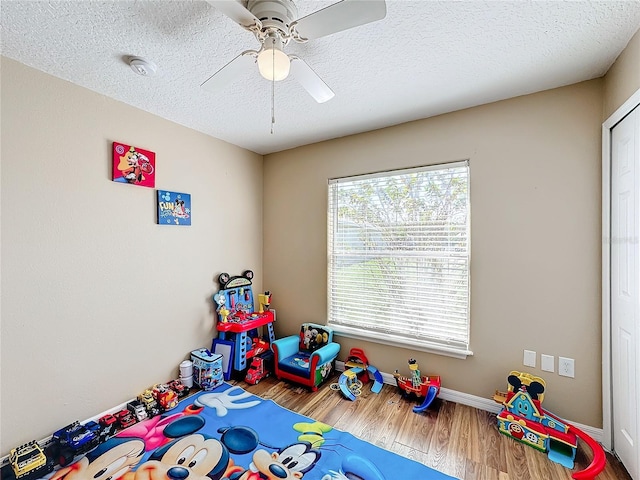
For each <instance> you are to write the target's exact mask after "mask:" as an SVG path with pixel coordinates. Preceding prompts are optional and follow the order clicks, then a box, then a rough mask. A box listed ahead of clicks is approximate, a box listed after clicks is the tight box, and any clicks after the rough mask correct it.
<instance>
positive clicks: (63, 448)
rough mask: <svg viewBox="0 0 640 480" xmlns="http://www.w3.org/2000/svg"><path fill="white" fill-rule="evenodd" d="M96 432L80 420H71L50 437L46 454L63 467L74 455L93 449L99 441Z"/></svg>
mask: <svg viewBox="0 0 640 480" xmlns="http://www.w3.org/2000/svg"><path fill="white" fill-rule="evenodd" d="M98 437H99V434H98V432H96V431H94V430H90V429H88V428H87V427H86V426H85V425H82V424H81V423H80V422H73V423H72V424H70V425H67V426H66V427H64V428H61V429H60V430H58V431H57V432H55V433H54V434H53V436H52V437H51V443H50V444H49V446H48V447H47V454H48V455H49V457H50V458H53V459H54V460H55V461H57V463H58V464H60V466H61V467H64V466H66V465H68V464H69V463H71V462H72V461H73V459H74V457H75V456H76V455H81V454H83V453H87V452H88V451H90V450H93V449H94V448H95V447H97V446H98V444H99V443H100V440H99V438H98Z"/></svg>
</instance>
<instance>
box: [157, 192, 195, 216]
mask: <svg viewBox="0 0 640 480" xmlns="http://www.w3.org/2000/svg"><path fill="white" fill-rule="evenodd" d="M158 225H191V195H190V194H188V193H178V192H169V191H167V190H158Z"/></svg>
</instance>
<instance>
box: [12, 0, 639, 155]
mask: <svg viewBox="0 0 640 480" xmlns="http://www.w3.org/2000/svg"><path fill="white" fill-rule="evenodd" d="M230 1H233V0H230ZM332 3H335V0H327V1H303V0H300V1H299V2H297V5H298V10H299V16H300V17H302V16H304V15H306V14H308V13H311V12H313V11H316V10H318V9H320V8H322V7H325V6H327V5H330V4H332ZM0 13H1V22H2V23H1V25H2V32H1V40H2V43H1V47H2V54H3V55H4V56H6V57H9V58H12V59H15V60H17V61H19V62H21V63H24V64H26V65H29V66H31V67H34V68H36V69H39V70H42V71H44V72H47V73H50V74H52V75H54V76H56V77H60V78H63V79H66V80H68V81H70V82H73V83H75V84H77V85H81V86H83V87H86V88H88V89H91V90H94V91H96V92H99V93H101V94H104V95H107V96H109V97H112V98H114V99H117V100H120V101H122V102H125V103H127V104H130V105H133V106H135V107H138V108H140V109H142V110H146V111H148V112H151V113H154V114H156V115H159V116H161V117H164V118H167V119H169V120H172V121H174V122H177V123H179V124H182V125H185V126H188V127H190V128H193V129H195V130H198V131H200V132H203V133H206V134H208V135H211V136H213V137H216V138H220V139H222V140H225V141H227V142H230V143H232V144H235V145H239V146H241V147H244V148H247V149H249V150H252V151H254V152H257V153H261V154H266V153H271V152H276V151H280V150H284V149H287V148H292V147H295V146H299V145H304V144H309V143H314V142H317V141H321V140H326V139H331V138H336V137H341V136H345V135H349V134H353V133H359V132H363V131H368V130H372V129H376V128H381V127H385V126H389V125H395V124H398V123H403V122H406V121H410V120H415V119H419V118H425V117H430V116H433V115H438V114H441V113H446V112H450V111H454V110H459V109H462V108H466V107H470V106H475V105H480V104H484V103H488V102H493V101H496V100H501V99H505V98H510V97H514V96H518V95H523V94H527V93H532V92H536V91H541V90H546V89H549V88H554V87H558V86H562V85H568V84H572V83H576V82H580V81H583V80H588V79H592V78H596V77H600V76H602V75H603V74H604V73H605V72H606V71H607V70H608V68H609V67H610V66H611V64H612V63H613V62H614V60H615V59H616V57H617V56H618V55H619V53H620V52H621V51H622V50H623V49H624V47H625V46H626V45H627V43H628V41H629V40H630V39H631V37H632V36H633V34H634V33H635V32H636V31H637V30H638V27H639V26H640V2H639V1H599V2H587V1H566V2H565V1H535V2H529V1H524V0H523V1H486V2H485V1H464V0H462V1H426V0H422V1H409V0H387V16H386V18H384V19H383V20H381V21H378V22H375V23H371V24H368V25H365V26H361V27H357V28H354V29H351V30H348V31H345V32H341V33H337V34H334V35H331V36H327V37H323V38H319V39H315V40H312V41H310V42H309V43H307V44H297V43H294V42H291V43H290V44H289V45H288V46H287V48H286V51H287V53H293V54H296V55H297V56H299V57H301V58H303V59H304V60H305V61H306V62H307V63H308V64H309V65H310V66H311V67H312V68H313V69H314V70H315V71H316V73H317V74H318V75H320V77H322V79H323V80H324V81H325V82H326V83H327V84H328V85H329V86H330V87H331V88H332V89H333V91H334V92H335V94H336V95H335V97H334V98H333V99H332V100H330V101H328V102H326V103H323V104H318V103H316V102H315V101H314V100H313V99H312V98H311V97H310V96H309V95H308V94H307V93H306V91H305V90H303V88H302V87H301V86H300V85H299V84H297V83H296V82H295V81H294V80H293V79H291V78H287V79H286V80H283V81H281V82H278V83H276V84H275V120H276V122H275V125H274V131H273V133H271V84H270V83H269V82H268V81H267V80H264V79H263V78H262V77H261V76H260V75H259V73H258V71H257V68H256V69H255V71H253V72H251V73H250V74H248V75H247V76H246V77H242V78H240V79H238V81H236V82H234V83H232V84H230V85H229V86H228V87H227V88H226V89H225V90H224V91H223V92H221V93H220V94H218V95H213V94H211V93H209V92H207V91H205V90H204V89H202V88H201V87H200V85H201V84H202V82H204V81H205V80H206V79H207V78H209V77H210V76H211V75H212V74H213V73H214V72H216V71H217V70H218V69H219V68H221V67H222V66H224V65H225V64H226V63H227V62H229V61H230V60H231V59H233V58H234V57H235V56H237V55H238V54H240V53H241V52H242V51H244V50H248V49H257V48H258V42H257V41H256V40H255V38H254V36H253V35H252V34H251V33H249V32H247V31H245V30H243V29H242V28H241V27H239V26H238V25H236V24H235V23H234V22H233V21H231V20H230V19H229V18H228V17H226V16H224V15H222V14H221V13H220V12H219V11H217V10H216V9H214V8H213V7H212V6H211V5H209V4H208V3H206V2H204V1H143V0H138V1H56V0H50V1H33V0H29V1H16V0H3V1H2V6H1V11H0ZM129 55H136V56H141V57H145V58H147V59H149V60H152V61H153V62H155V63H156V64H157V66H158V71H157V73H156V75H154V76H152V77H143V76H139V75H136V74H135V73H134V72H133V71H132V70H131V69H130V68H129V66H128V65H127V63H125V61H124V58H125V57H126V56H129Z"/></svg>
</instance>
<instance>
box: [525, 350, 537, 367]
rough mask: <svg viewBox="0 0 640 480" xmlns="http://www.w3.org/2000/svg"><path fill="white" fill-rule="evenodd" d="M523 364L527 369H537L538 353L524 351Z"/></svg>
mask: <svg viewBox="0 0 640 480" xmlns="http://www.w3.org/2000/svg"><path fill="white" fill-rule="evenodd" d="M522 363H523V364H524V365H525V366H527V367H533V368H535V367H536V352H534V351H532V350H525V351H524V360H523V361H522Z"/></svg>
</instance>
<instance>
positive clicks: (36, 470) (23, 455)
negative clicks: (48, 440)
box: [2, 440, 53, 480]
mask: <svg viewBox="0 0 640 480" xmlns="http://www.w3.org/2000/svg"><path fill="white" fill-rule="evenodd" d="M8 461H9V463H8V465H5V466H4V467H3V468H2V478H3V479H5V480H8V479H9V478H12V477H13V478H16V479H17V480H32V479H36V478H42V477H44V476H45V475H46V474H47V473H49V472H51V471H52V470H53V461H52V460H51V459H49V458H47V456H46V455H45V453H44V450H42V447H41V446H40V445H39V444H38V442H36V441H35V440H33V441H31V442H29V443H25V444H24V445H20V446H19V447H17V448H14V449H12V450H11V452H9V458H8Z"/></svg>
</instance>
